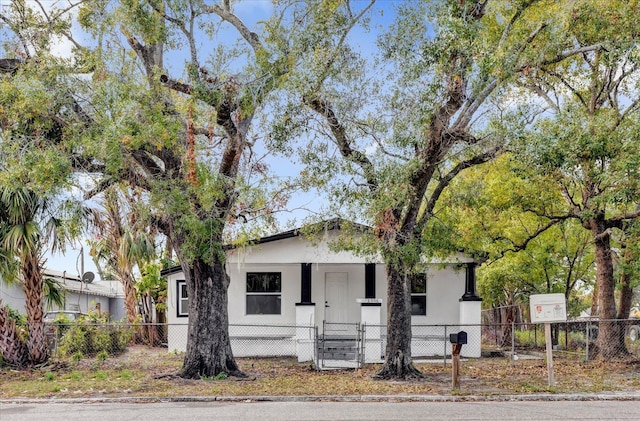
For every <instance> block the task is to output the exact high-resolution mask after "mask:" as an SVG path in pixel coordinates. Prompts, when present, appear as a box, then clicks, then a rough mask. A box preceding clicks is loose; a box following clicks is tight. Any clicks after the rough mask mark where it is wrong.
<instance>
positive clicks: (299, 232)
mask: <svg viewBox="0 0 640 421" xmlns="http://www.w3.org/2000/svg"><path fill="white" fill-rule="evenodd" d="M345 226H349V227H351V228H353V229H355V230H356V231H358V232H366V231H368V230H370V229H371V227H368V226H366V225H363V224H359V223H357V222H351V221H347V220H345V219H342V218H332V219H328V220H326V221H321V222H317V223H315V224H309V225H306V226H304V227H298V228H294V229H291V230H288V231H283V232H280V233H277V234H273V235H268V236H265V237H261V238H258V239H256V240H254V241H252V242H251V243H250V245H251V246H256V245H260V244H266V243H271V242H274V241H281V240H287V239H290V238H295V237H301V236H304V235H305V234H307V233H308V232H313V231H314V230H316V231H319V232H320V231H323V232H326V231H333V230H336V229H342V228H344V227H345ZM224 248H225V250H234V249H236V248H238V246H234V245H227V246H225V247H224ZM179 272H182V267H181V266H180V265H177V266H173V267H170V268H167V269H163V270H162V271H161V272H160V275H162V276H169V275H173V274H175V273H179Z"/></svg>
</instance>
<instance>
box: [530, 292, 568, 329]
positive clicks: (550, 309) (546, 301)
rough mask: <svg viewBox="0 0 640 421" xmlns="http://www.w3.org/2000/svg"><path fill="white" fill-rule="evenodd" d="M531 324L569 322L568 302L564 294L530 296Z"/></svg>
mask: <svg viewBox="0 0 640 421" xmlns="http://www.w3.org/2000/svg"><path fill="white" fill-rule="evenodd" d="M529 306H530V310H531V323H553V322H566V321H567V300H566V299H565V297H564V294H534V295H531V296H529Z"/></svg>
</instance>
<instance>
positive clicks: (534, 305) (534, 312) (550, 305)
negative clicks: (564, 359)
mask: <svg viewBox="0 0 640 421" xmlns="http://www.w3.org/2000/svg"><path fill="white" fill-rule="evenodd" d="M529 306H530V312H531V323H544V337H545V341H546V349H547V373H548V375H549V387H553V386H554V384H555V381H554V378H553V348H552V341H551V323H553V322H566V321H567V300H566V299H565V296H564V294H534V295H531V296H530V297H529Z"/></svg>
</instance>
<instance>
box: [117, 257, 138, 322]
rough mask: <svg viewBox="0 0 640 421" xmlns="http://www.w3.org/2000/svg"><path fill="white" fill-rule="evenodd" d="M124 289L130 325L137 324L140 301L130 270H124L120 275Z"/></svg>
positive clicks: (125, 305)
mask: <svg viewBox="0 0 640 421" xmlns="http://www.w3.org/2000/svg"><path fill="white" fill-rule="evenodd" d="M120 281H121V282H122V289H124V308H125V311H126V312H127V320H128V321H129V323H135V322H136V316H137V313H138V312H137V306H138V299H137V298H136V287H135V282H134V279H133V275H132V274H131V271H130V270H128V269H127V270H123V271H121V273H120Z"/></svg>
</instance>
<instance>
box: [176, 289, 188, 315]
mask: <svg viewBox="0 0 640 421" xmlns="http://www.w3.org/2000/svg"><path fill="white" fill-rule="evenodd" d="M177 296H178V305H177V309H178V314H177V316H178V317H188V316H189V297H188V296H187V283H186V282H185V281H184V280H181V281H178V283H177Z"/></svg>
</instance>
